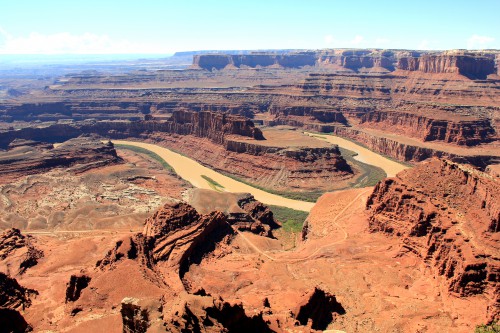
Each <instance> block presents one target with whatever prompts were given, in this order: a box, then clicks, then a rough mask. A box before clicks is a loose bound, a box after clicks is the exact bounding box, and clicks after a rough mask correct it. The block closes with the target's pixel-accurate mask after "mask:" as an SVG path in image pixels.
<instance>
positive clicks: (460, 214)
mask: <svg viewBox="0 0 500 333" xmlns="http://www.w3.org/2000/svg"><path fill="white" fill-rule="evenodd" d="M367 207H368V208H369V209H370V214H371V215H370V229H371V231H372V232H385V233H387V234H390V235H393V236H396V237H399V238H401V240H402V244H401V254H402V255H410V254H411V255H415V256H417V257H418V258H420V259H421V261H422V263H423V264H425V265H427V266H429V267H431V269H432V271H433V272H434V274H436V275H439V276H443V277H444V278H445V280H446V283H447V285H448V290H449V291H450V293H455V294H458V295H461V296H472V295H476V294H483V295H485V296H486V297H488V298H489V299H490V307H489V309H488V312H489V319H490V320H492V319H495V318H496V319H498V318H499V316H500V258H499V257H498V253H499V249H500V244H499V243H500V242H499V238H498V234H499V232H500V224H499V219H500V185H499V183H498V181H497V180H495V179H493V178H492V177H491V176H489V175H488V174H485V173H482V172H479V171H477V170H475V169H472V168H469V167H467V166H465V165H460V164H456V163H453V162H450V161H447V160H438V159H433V160H430V161H428V162H424V163H422V164H421V165H419V166H417V167H415V168H414V169H410V170H407V171H403V172H401V173H399V174H398V175H397V176H396V177H395V178H388V179H386V180H384V181H382V182H380V183H379V184H378V185H377V186H376V187H375V189H374V191H373V193H372V195H371V196H370V197H369V198H368V202H367Z"/></svg>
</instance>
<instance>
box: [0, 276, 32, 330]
mask: <svg viewBox="0 0 500 333" xmlns="http://www.w3.org/2000/svg"><path fill="white" fill-rule="evenodd" d="M36 294H38V293H37V292H36V291H35V290H32V289H27V288H24V287H22V286H20V285H19V283H18V282H17V280H16V279H13V278H10V277H8V276H7V275H5V274H4V273H1V272H0V331H2V332H16V333H17V332H22V333H24V332H30V331H32V328H31V326H30V325H28V323H27V322H26V320H25V319H24V317H23V316H22V315H21V313H20V312H19V311H20V310H24V309H25V308H27V307H29V306H30V305H31V297H32V296H34V295H36Z"/></svg>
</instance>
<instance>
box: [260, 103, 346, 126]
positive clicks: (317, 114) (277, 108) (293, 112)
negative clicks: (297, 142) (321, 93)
mask: <svg viewBox="0 0 500 333" xmlns="http://www.w3.org/2000/svg"><path fill="white" fill-rule="evenodd" d="M269 113H270V114H271V115H273V116H274V117H275V120H274V121H275V122H278V123H280V122H282V120H281V119H282V118H284V119H287V118H291V119H294V118H293V116H298V117H305V119H304V120H303V121H307V120H309V121H317V122H321V123H340V124H347V120H346V118H345V117H344V114H343V113H342V112H340V111H339V110H336V109H334V108H332V109H325V108H321V107H313V106H302V105H298V106H284V105H272V106H271V107H270V108H269Z"/></svg>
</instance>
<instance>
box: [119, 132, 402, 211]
mask: <svg viewBox="0 0 500 333" xmlns="http://www.w3.org/2000/svg"><path fill="white" fill-rule="evenodd" d="M308 134H309V135H313V134H310V133H308ZM314 136H315V137H316V138H318V139H322V140H326V141H328V142H331V143H333V144H338V145H339V146H341V147H343V148H345V149H349V150H352V151H354V152H356V153H357V154H358V155H357V156H356V157H355V159H357V160H358V161H361V162H364V163H367V164H372V165H375V166H377V167H380V168H382V169H383V170H384V171H385V172H386V173H387V175H388V176H393V175H395V174H396V173H397V172H399V171H401V170H404V169H406V168H407V167H406V166H404V165H402V164H400V163H397V162H394V161H391V160H389V159H388V158H386V157H383V156H381V155H379V154H376V153H374V152H372V151H370V150H368V149H366V148H364V147H362V146H360V145H357V144H355V143H353V142H351V141H348V140H345V139H342V138H339V137H336V136H333V135H323V134H321V136H320V137H321V138H320V137H318V136H316V135H314ZM113 143H115V144H122V145H130V146H135V147H140V148H143V149H147V150H149V151H151V152H154V153H156V154H157V155H159V156H160V157H161V158H163V159H164V160H165V162H167V163H168V164H169V165H170V166H171V167H172V168H173V169H174V170H175V172H176V173H177V174H178V175H179V176H180V177H181V178H183V179H185V180H187V181H189V182H190V183H191V184H193V186H194V187H198V188H204V189H213V185H211V184H209V183H208V181H207V180H206V179H204V178H203V177H202V176H203V175H204V176H207V177H209V178H211V179H213V180H214V181H216V182H217V183H219V184H220V185H222V186H223V187H224V188H223V189H224V190H225V191H227V192H236V193H237V192H248V193H251V194H252V195H253V196H254V197H255V199H257V200H259V201H260V202H262V203H264V204H266V205H276V206H283V207H288V208H292V209H296V210H301V211H305V212H308V211H310V210H311V208H312V207H313V206H314V203H312V202H306V201H300V200H293V199H288V198H284V197H282V196H279V195H276V194H272V193H268V192H266V191H263V190H260V189H257V188H255V187H252V186H250V185H247V184H244V183H241V182H239V181H237V180H234V179H232V178H230V177H228V176H225V175H223V174H221V173H219V172H217V171H214V170H212V169H210V168H207V167H205V166H203V165H201V164H200V163H198V162H196V161H195V160H192V159H190V158H188V157H185V156H182V155H181V154H178V153H175V152H173V151H171V150H169V149H167V148H164V147H161V146H158V145H155V144H151V143H144V142H135V141H125V140H113Z"/></svg>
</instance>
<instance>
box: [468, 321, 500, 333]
mask: <svg viewBox="0 0 500 333" xmlns="http://www.w3.org/2000/svg"><path fill="white" fill-rule="evenodd" d="M474 333H500V324H499V323H498V322H495V323H492V324H490V325H479V326H477V327H476V329H475V331H474Z"/></svg>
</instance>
